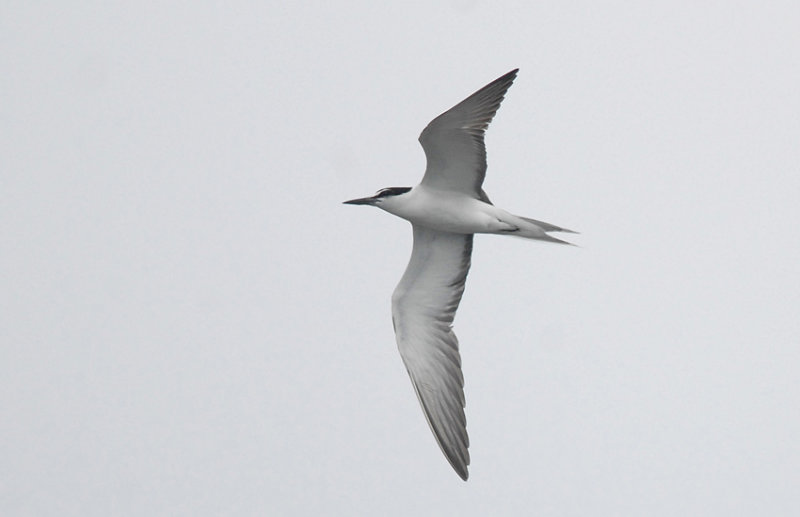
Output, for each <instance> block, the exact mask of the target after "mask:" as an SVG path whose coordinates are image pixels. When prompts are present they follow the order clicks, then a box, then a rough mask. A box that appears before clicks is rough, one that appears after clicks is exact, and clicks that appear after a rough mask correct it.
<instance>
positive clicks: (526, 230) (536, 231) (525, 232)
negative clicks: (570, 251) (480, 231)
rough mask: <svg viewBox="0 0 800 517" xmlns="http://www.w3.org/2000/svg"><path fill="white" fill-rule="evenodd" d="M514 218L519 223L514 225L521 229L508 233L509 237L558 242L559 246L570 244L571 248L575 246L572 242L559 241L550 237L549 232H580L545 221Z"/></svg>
mask: <svg viewBox="0 0 800 517" xmlns="http://www.w3.org/2000/svg"><path fill="white" fill-rule="evenodd" d="M514 217H516V218H517V219H518V221H514V223H515V224H516V225H517V226H518V227H519V230H517V231H514V232H508V235H515V236H517V237H523V238H526V239H536V240H540V241H547V242H557V243H559V244H569V245H570V246H574V244H572V243H571V242H567V241H563V240H561V239H557V238H555V237H553V236H552V235H548V233H549V232H564V233H578V232H575V231H572V230H569V229H567V228H562V227H560V226H556V225H554V224H550V223H546V222H544V221H537V220H536V219H530V218H528V217H521V216H514Z"/></svg>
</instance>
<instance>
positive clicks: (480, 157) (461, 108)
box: [419, 69, 518, 199]
mask: <svg viewBox="0 0 800 517" xmlns="http://www.w3.org/2000/svg"><path fill="white" fill-rule="evenodd" d="M517 71H518V69H516V70H512V71H511V72H509V73H507V74H506V75H504V76H502V77H500V78H499V79H496V80H494V81H492V82H491V83H489V84H487V85H486V86H484V87H483V88H481V89H480V90H478V91H477V92H475V93H473V94H472V95H470V96H469V97H467V98H466V99H464V100H463V101H461V102H460V103H458V104H456V105H455V106H453V107H452V108H450V109H449V110H448V111H446V112H444V113H442V114H441V115H439V116H438V117H436V118H435V119H433V120H432V121H431V122H430V124H428V126H427V127H426V128H425V129H424V130H422V133H421V134H420V135H419V143H420V144H422V148H423V150H424V151H425V157H426V158H427V167H426V168H425V176H423V178H422V184H423V185H426V186H428V187H431V188H435V189H439V190H448V191H455V192H461V193H464V194H467V195H470V196H473V197H476V198H478V199H481V193H482V192H483V191H482V190H481V185H483V178H484V177H485V176H486V145H485V144H484V141H483V135H484V133H485V132H486V129H487V128H488V127H489V123H490V122H491V121H492V118H494V115H495V113H497V109H498V108H499V107H500V103H501V102H502V101H503V97H504V96H505V94H506V92H507V91H508V89H509V87H510V86H511V83H513V82H514V79H515V78H516V76H517ZM483 196H484V197H485V194H484V195H483Z"/></svg>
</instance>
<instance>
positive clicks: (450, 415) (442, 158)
mask: <svg viewBox="0 0 800 517" xmlns="http://www.w3.org/2000/svg"><path fill="white" fill-rule="evenodd" d="M518 70H519V69H516V70H512V71H511V72H509V73H507V74H506V75H504V76H502V77H500V78H499V79H496V80H495V81H493V82H491V83H489V84H488V85H486V86H484V87H483V88H481V89H480V90H478V91H477V92H475V93H473V94H472V95H470V96H469V97H467V98H466V99H465V100H463V101H461V102H460V103H458V104H456V105H455V106H454V107H452V108H450V109H449V110H448V111H446V112H444V113H442V114H441V115H439V116H438V117H436V118H435V119H433V120H432V121H431V123H430V124H428V126H427V127H426V128H425V129H424V130H423V131H422V134H420V136H419V142H420V143H421V144H422V148H423V149H424V151H425V157H426V159H427V167H426V169H425V175H424V176H423V177H422V181H421V182H420V184H419V185H417V186H416V187H413V188H411V187H389V188H384V189H381V190H379V191H378V192H377V193H376V194H375V195H374V196H371V197H365V198H361V199H352V200H350V201H345V204H350V205H371V206H376V207H378V208H380V209H382V210H385V211H387V212H389V213H390V214H394V215H396V216H398V217H402V218H403V219H406V220H408V221H410V222H411V225H412V227H413V231H414V248H413V250H412V251H411V259H410V260H409V263H408V267H407V268H406V272H405V273H404V274H403V278H402V279H401V280H400V283H399V284H398V285H397V288H396V289H395V290H394V294H393V295H392V323H393V325H394V331H395V336H396V339H397V348H398V349H399V350H400V356H401V357H402V358H403V363H404V364H405V366H406V370H407V371H408V375H409V376H410V377H411V383H412V384H413V385H414V390H415V391H416V393H417V398H418V399H419V402H420V404H421V405H422V410H423V412H424V413H425V418H426V419H427V421H428V425H429V426H430V428H431V431H433V435H434V436H435V437H436V441H437V443H438V444H439V447H440V448H441V449H442V452H444V455H445V456H446V457H447V461H449V462H450V465H451V466H452V467H453V469H455V471H456V472H457V473H458V475H459V476H461V478H462V479H463V480H465V481H466V479H467V477H468V476H469V473H468V471H467V466H468V465H469V451H468V447H469V437H468V436H467V424H466V418H465V416H464V377H463V375H462V374H461V356H460V355H459V353H458V339H457V338H456V335H455V334H454V333H453V330H452V324H453V318H454V317H455V313H456V309H458V304H459V303H460V301H461V295H462V294H463V293H464V282H465V281H466V279H467V272H468V271H469V267H470V256H471V254H472V236H473V234H476V233H494V234H501V235H513V236H516V237H525V238H527V239H536V240H542V241H549V242H558V243H563V244H569V243H567V242H565V241H562V240H560V239H557V238H555V237H552V236H550V235H548V233H549V232H569V233H575V232H572V231H571V230H567V229H566V228H561V227H558V226H555V225H553V224H549V223H545V222H542V221H537V220H535V219H529V218H527V217H520V216H517V215H512V214H510V213H508V212H506V211H505V210H501V209H500V208H497V207H495V206H494V205H493V204H492V202H491V201H489V197H488V196H487V195H486V192H484V191H483V188H482V187H481V185H482V184H483V178H484V176H485V175H486V146H485V145H484V141H483V135H484V133H485V132H486V128H488V127H489V123H490V122H491V121H492V118H493V117H494V115H495V113H496V112H497V109H498V108H499V107H500V103H501V102H502V100H503V97H504V96H505V94H506V91H508V88H509V87H510V86H511V83H513V82H514V79H515V78H516V76H517V71H518Z"/></svg>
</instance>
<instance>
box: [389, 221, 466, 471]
mask: <svg viewBox="0 0 800 517" xmlns="http://www.w3.org/2000/svg"><path fill="white" fill-rule="evenodd" d="M471 255H472V235H464V234H456V233H448V232H440V231H437V230H431V229H429V228H425V227H423V226H418V225H414V249H413V251H412V252H411V260H410V261H409V263H408V267H407V268H406V272H405V273H404V274H403V278H402V279H401V280H400V283H399V284H398V285H397V288H396V289H395V291H394V294H393V295H392V322H393V323H394V330H395V336H396V338H397V348H398V349H399V351H400V356H401V357H402V358H403V363H404V364H405V366H406V370H408V375H409V376H410V377H411V383H412V384H413V385H414V390H415V391H416V392H417V398H418V399H419V402H420V404H421V405H422V410H423V412H424V413H425V418H426V419H427V420H428V425H430V428H431V430H432V431H433V434H434V436H435V437H436V441H437V443H438V444H439V447H440V448H441V449H442V452H444V455H445V456H446V457H447V460H448V461H449V462H450V465H452V466H453V468H454V469H455V471H456V472H457V473H458V475H459V476H461V478H462V479H464V480H466V479H467V477H468V476H469V473H468V472H467V466H468V465H469V452H468V447H469V437H468V436H467V423H466V417H465V416H464V377H463V376H462V374H461V356H460V354H459V353H458V339H457V338H456V335H455V334H454V333H453V330H452V324H453V318H454V317H455V313H456V309H458V304H459V303H460V302H461V295H462V294H463V293H464V282H465V281H466V279H467V272H468V271H469V266H470V257H471Z"/></svg>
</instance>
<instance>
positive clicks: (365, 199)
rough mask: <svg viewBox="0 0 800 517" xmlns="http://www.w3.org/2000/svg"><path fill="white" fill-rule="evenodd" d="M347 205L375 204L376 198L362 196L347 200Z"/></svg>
mask: <svg viewBox="0 0 800 517" xmlns="http://www.w3.org/2000/svg"><path fill="white" fill-rule="evenodd" d="M344 204H345V205H374V204H375V198H374V197H362V198H358V199H351V200H350V201H345V202H344Z"/></svg>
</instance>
